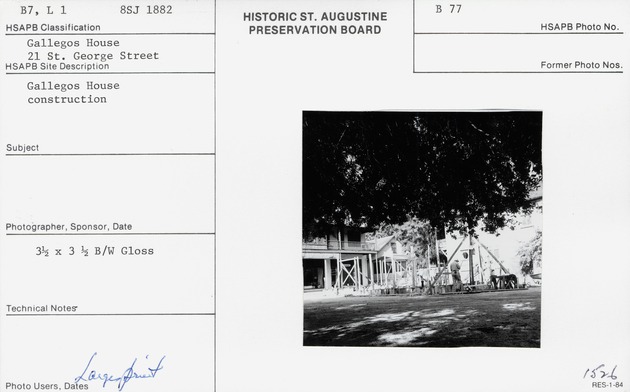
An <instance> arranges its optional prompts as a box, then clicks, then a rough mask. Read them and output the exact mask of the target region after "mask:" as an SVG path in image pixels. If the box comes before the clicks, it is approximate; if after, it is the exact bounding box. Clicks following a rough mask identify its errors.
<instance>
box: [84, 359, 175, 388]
mask: <svg viewBox="0 0 630 392" xmlns="http://www.w3.org/2000/svg"><path fill="white" fill-rule="evenodd" d="M96 354H97V353H94V354H92V356H91V357H90V360H89V361H88V363H87V365H86V366H85V369H83V373H81V375H80V376H78V377H75V379H74V383H75V384H78V383H79V381H94V380H99V381H103V388H105V385H107V383H108V382H118V384H117V388H118V390H119V391H122V390H123V388H124V387H125V385H127V383H128V382H129V381H131V380H133V379H136V378H139V379H143V378H155V376H156V375H157V373H158V372H159V371H160V370H162V369H164V367H163V366H162V362H163V361H164V358H166V355H164V356H163V357H162V358H161V359H160V361H159V362H158V364H157V366H155V367H154V368H151V367H147V371H146V372H140V373H136V371H135V369H134V366H135V365H136V362H137V360H138V358H134V360H133V362H132V363H131V366H129V367H128V368H127V369H126V370H125V371H124V372H122V374H121V375H120V376H116V375H113V374H111V373H100V372H97V371H96V370H90V366H91V365H92V361H93V360H94V357H95V356H96ZM145 358H146V359H149V356H148V355H147V356H146V357H145Z"/></svg>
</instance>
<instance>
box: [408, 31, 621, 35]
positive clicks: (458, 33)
mask: <svg viewBox="0 0 630 392" xmlns="http://www.w3.org/2000/svg"><path fill="white" fill-rule="evenodd" d="M414 34H415V35H442V34H443V35H622V34H623V31H561V32H555V33H554V32H551V31H505V32H500V31H442V32H440V31H422V32H414Z"/></svg>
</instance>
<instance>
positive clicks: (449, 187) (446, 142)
mask: <svg viewBox="0 0 630 392" xmlns="http://www.w3.org/2000/svg"><path fill="white" fill-rule="evenodd" d="M541 139H542V114H541V113H540V112H458V113H445V112H440V113H407V112H304V114H303V149H304V151H303V157H304V160H303V222H304V230H305V235H306V236H309V235H311V234H313V233H317V232H321V231H323V230H326V229H327V228H329V227H330V226H341V225H346V226H363V227H376V226H377V225H379V224H381V223H389V224H395V223H403V222H405V221H406V220H407V219H408V217H409V216H413V217H417V218H418V219H421V220H427V221H429V222H430V224H431V225H433V226H434V227H437V225H445V226H446V228H447V231H455V230H458V231H470V230H473V229H474V227H475V226H476V224H477V222H479V221H482V222H483V223H484V226H485V229H486V230H487V231H490V232H492V231H494V230H496V229H498V228H501V227H503V226H505V224H506V222H507V219H508V217H509V216H510V214H513V213H517V212H519V211H522V210H527V209H530V208H531V207H532V204H531V203H530V202H529V200H528V195H529V193H530V192H531V191H532V190H533V189H535V188H536V186H537V185H538V184H539V182H540V180H541V178H542V159H541Z"/></svg>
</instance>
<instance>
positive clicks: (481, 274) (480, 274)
mask: <svg viewBox="0 0 630 392" xmlns="http://www.w3.org/2000/svg"><path fill="white" fill-rule="evenodd" d="M477 257H479V276H480V277H481V284H483V262H482V261H481V248H479V244H477Z"/></svg>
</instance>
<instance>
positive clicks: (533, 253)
mask: <svg viewBox="0 0 630 392" xmlns="http://www.w3.org/2000/svg"><path fill="white" fill-rule="evenodd" d="M518 256H519V258H520V263H521V272H522V273H523V275H530V274H531V273H532V272H533V271H534V267H535V266H536V267H539V268H540V267H542V231H540V230H539V231H537V232H536V235H535V236H534V237H533V238H532V239H531V240H529V241H528V242H526V243H525V244H523V245H522V246H521V247H520V248H519V250H518Z"/></svg>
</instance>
